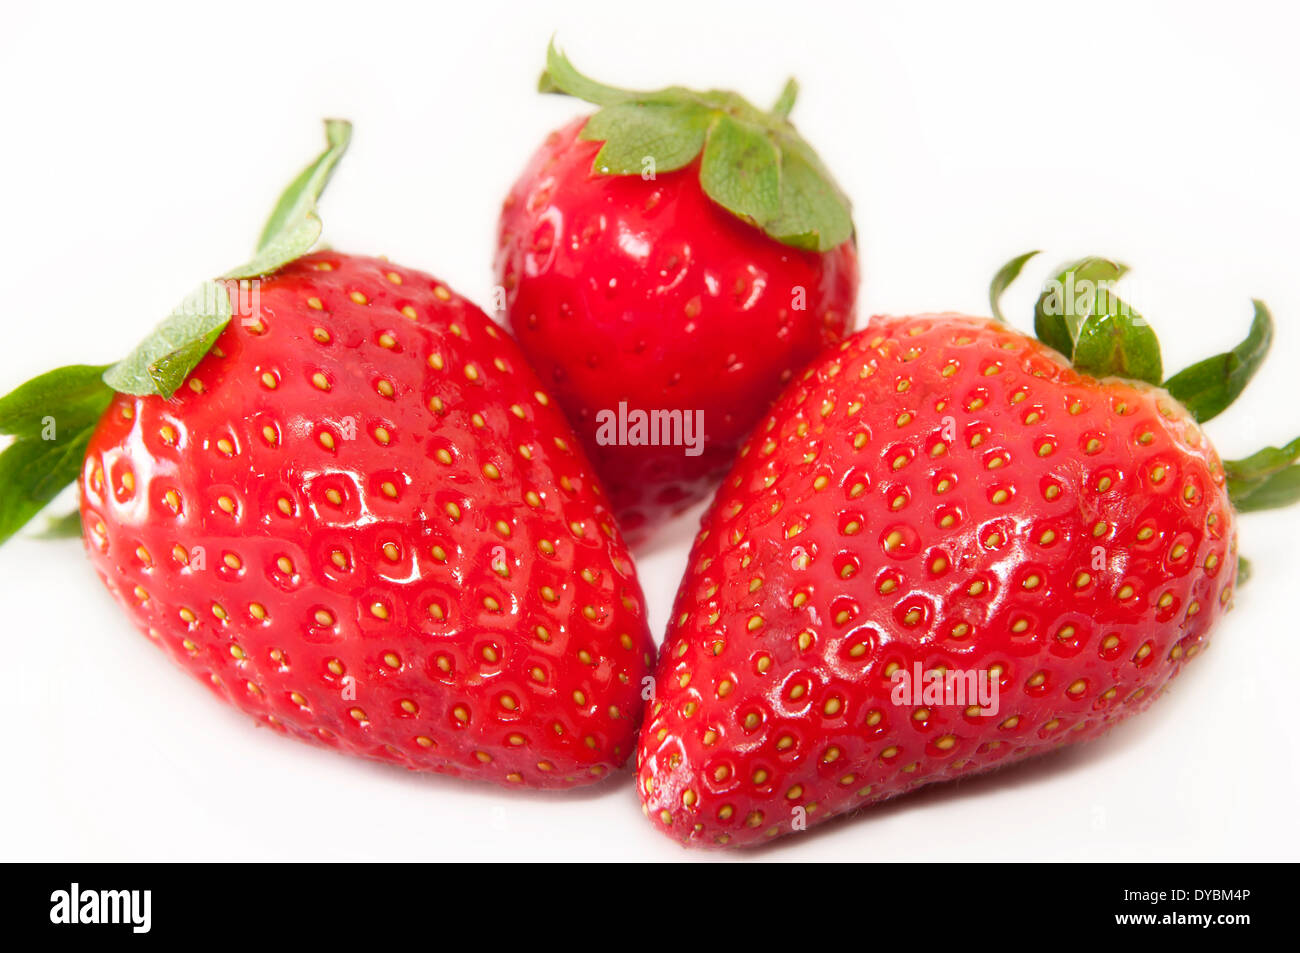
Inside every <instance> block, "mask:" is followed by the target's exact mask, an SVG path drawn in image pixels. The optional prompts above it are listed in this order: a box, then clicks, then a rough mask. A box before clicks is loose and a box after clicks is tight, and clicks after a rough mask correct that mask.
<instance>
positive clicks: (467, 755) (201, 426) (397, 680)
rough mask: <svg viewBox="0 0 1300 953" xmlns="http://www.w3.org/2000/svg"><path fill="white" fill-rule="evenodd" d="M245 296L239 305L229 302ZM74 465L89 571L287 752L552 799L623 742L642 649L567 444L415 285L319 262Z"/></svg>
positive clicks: (496, 346)
mask: <svg viewBox="0 0 1300 953" xmlns="http://www.w3.org/2000/svg"><path fill="white" fill-rule="evenodd" d="M232 297H235V296H234V295H232ZM238 300H239V303H240V305H241V306H240V308H239V309H238V311H237V315H236V317H235V319H234V320H233V321H232V322H231V324H230V326H229V327H228V328H227V330H226V331H225V332H224V333H223V334H222V335H221V337H220V339H219V340H218V341H217V344H216V346H215V347H214V348H213V350H212V351H211V352H210V353H209V354H208V356H207V357H206V358H205V359H204V360H203V361H202V362H201V363H200V364H199V366H198V367H197V368H196V370H195V371H194V373H193V374H192V375H191V377H190V378H189V380H188V381H187V383H186V386H184V387H183V388H182V389H181V390H180V391H179V392H178V393H177V394H176V396H175V398H174V399H172V400H170V401H168V400H163V399H162V398H160V397H147V398H139V399H137V398H132V397H126V396H118V397H117V398H116V400H115V401H114V402H113V404H112V405H111V406H110V407H109V409H108V411H107V413H106V414H105V416H104V418H103V420H102V422H101V423H100V425H99V428H98V430H97V431H96V433H95V435H94V437H93V439H92V441H91V444H90V447H89V450H88V452H87V455H86V459H85V465H84V468H83V473H82V479H81V490H82V516H83V521H84V525H85V526H86V528H87V547H88V551H89V554H90V558H91V560H92V562H93V563H94V565H95V567H96V568H97V569H98V570H99V573H100V575H101V576H102V577H103V579H104V582H105V584H106V585H107V586H108V588H109V590H110V591H111V592H112V593H113V594H114V595H115V596H116V597H117V599H118V600H119V601H120V602H121V603H122V605H123V606H124V607H125V608H126V611H127V612H128V613H129V614H130V616H131V617H132V619H133V620H134V621H135V622H136V624H137V625H138V626H139V627H140V628H141V629H142V630H143V631H145V632H146V633H148V634H149V636H150V637H151V638H152V639H153V640H154V641H156V642H157V644H158V645H159V647H160V648H162V649H163V650H164V651H165V652H167V653H168V654H169V655H170V656H171V657H172V658H174V659H175V660H176V661H177V662H178V663H179V664H180V665H181V666H183V667H184V668H186V669H187V670H189V671H190V672H191V673H193V674H194V675H195V676H196V677H198V678H199V679H201V680H202V681H203V682H204V683H206V684H207V685H208V686H209V687H210V688H211V689H212V691H213V692H215V693H216V694H217V695H218V696H219V697H220V698H221V699H223V700H224V701H227V702H229V703H231V704H233V705H235V706H237V707H238V708H240V709H242V710H243V711H245V712H248V713H249V714H251V715H253V716H254V717H256V718H257V719H258V720H259V721H261V722H263V723H265V724H268V725H271V726H273V727H275V728H276V729H279V730H281V731H284V732H287V733H289V734H291V735H293V736H295V737H298V738H301V739H305V740H308V741H312V742H316V743H320V744H325V745H328V746H331V747H334V748H336V749H339V750H341V751H344V752H347V753H351V754H358V755H363V756H365V757H370V758H376V759H379V760H384V761H389V762H392V763H395V764H399V765H404V766H406V767H408V768H413V769H418V770H431V771H439V772H444V773H448V774H459V775H465V776H472V777H477V778H484V779H487V780H491V781H494V782H498V783H502V784H511V783H513V784H523V785H530V786H537V787H567V786H571V785H574V784H583V783H589V782H591V781H594V780H597V779H598V778H600V777H601V776H603V775H604V774H606V773H607V772H609V771H611V770H613V769H615V768H617V767H618V766H619V765H621V764H622V763H623V762H624V761H625V759H626V758H627V757H628V755H629V754H630V752H631V750H632V745H633V738H634V734H635V731H636V728H637V726H638V723H639V718H638V716H639V710H640V706H641V700H640V695H639V692H640V680H641V677H642V675H643V673H644V672H645V671H646V669H647V666H648V664H649V662H650V659H651V655H652V653H653V645H652V643H651V641H650V638H649V634H648V631H647V629H646V622H645V612H644V606H643V604H642V596H641V592H640V588H639V586H638V583H637V579H636V574H635V571H634V569H633V566H632V562H631V560H630V559H629V557H628V554H627V551H626V548H625V547H624V545H623V543H622V541H621V539H620V537H619V535H618V532H617V530H616V529H615V527H614V523H613V519H612V516H611V514H610V512H609V510H608V509H607V506H606V503H605V501H604V498H603V496H602V493H601V491H600V488H599V486H598V485H597V483H596V481H595V479H594V477H593V475H592V473H591V469H590V465H589V464H588V462H587V460H586V458H585V456H584V454H583V452H582V448H581V446H580V445H579V444H578V442H577V440H576V439H575V438H574V436H573V433H572V431H571V430H570V429H569V427H568V425H567V423H566V422H565V421H564V419H563V416H562V414H561V413H560V411H559V409H558V407H556V406H555V405H554V404H553V402H551V401H550V399H549V398H548V397H547V396H546V394H545V393H544V391H543V389H542V387H541V386H540V384H539V382H538V380H537V378H536V377H535V375H534V374H533V373H532V371H531V370H530V369H529V367H528V366H527V364H526V363H525V361H524V359H523V355H522V354H520V352H519V350H518V348H517V347H516V346H515V344H514V342H513V341H511V340H510V338H509V336H508V335H507V334H505V333H504V332H502V331H500V330H498V329H497V327H496V326H495V325H493V324H492V323H491V322H490V321H489V320H488V319H487V317H486V316H485V315H484V314H483V313H482V312H481V311H479V310H478V308H476V307H475V306H474V305H472V304H471V303H469V302H468V301H466V300H465V299H463V298H461V297H460V296H458V295H456V294H454V293H452V292H450V291H449V290H448V289H447V288H446V286H445V285H443V284H441V283H440V282H438V281H437V280H435V279H433V278H431V277H430V276H428V275H425V274H422V273H420V272H417V271H412V270H410V269H405V268H399V267H397V266H395V265H392V264H390V263H388V262H386V261H382V260H379V259H372V258H358V257H352V256H345V255H340V254H336V253H329V252H323V253H318V254H314V255H311V256H308V257H307V258H303V259H300V260H298V261H296V262H294V263H293V264H291V265H289V266H287V267H286V268H284V269H283V270H281V271H280V272H278V273H277V274H275V275H274V276H272V277H271V278H269V279H266V280H264V281H263V282H262V283H261V287H260V289H259V294H258V297H257V299H256V300H253V299H252V297H251V296H249V295H247V294H244V295H240V296H238Z"/></svg>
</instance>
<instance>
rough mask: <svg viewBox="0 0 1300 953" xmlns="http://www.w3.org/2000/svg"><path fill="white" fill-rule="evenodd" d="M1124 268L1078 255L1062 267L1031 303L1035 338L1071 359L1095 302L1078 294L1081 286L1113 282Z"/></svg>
mask: <svg viewBox="0 0 1300 953" xmlns="http://www.w3.org/2000/svg"><path fill="white" fill-rule="evenodd" d="M1127 270H1128V269H1127V268H1126V267H1125V266H1124V265H1121V264H1119V263H1117V262H1113V261H1111V260H1110V259H1108V258H1081V259H1080V260H1079V261H1076V262H1073V263H1071V264H1069V265H1066V266H1064V267H1063V268H1061V269H1060V271H1059V272H1057V274H1056V275H1055V277H1053V278H1052V279H1051V280H1050V281H1049V282H1048V283H1047V284H1046V286H1044V288H1043V292H1042V294H1040V295H1039V296H1038V301H1036V302H1035V303H1034V334H1035V335H1036V336H1037V337H1038V340H1040V341H1042V342H1043V343H1044V344H1046V345H1048V346H1049V347H1054V348H1056V350H1058V351H1060V352H1061V353H1062V354H1064V355H1065V356H1066V357H1068V358H1071V359H1072V358H1073V357H1074V342H1075V341H1076V340H1077V339H1078V337H1079V329H1080V328H1081V327H1082V326H1083V323H1084V321H1086V320H1087V319H1088V317H1089V316H1090V315H1091V314H1092V309H1093V305H1094V304H1095V298H1094V297H1093V296H1091V295H1087V294H1084V295H1083V296H1080V294H1079V290H1080V288H1084V287H1091V288H1092V289H1094V290H1095V289H1096V287H1097V285H1098V284H1099V283H1102V282H1105V283H1108V284H1109V283H1114V282H1116V281H1119V279H1120V278H1121V277H1122V276H1123V275H1124V272H1125V271H1127ZM1084 282H1087V285H1086V286H1085V285H1084V284H1083V283H1084Z"/></svg>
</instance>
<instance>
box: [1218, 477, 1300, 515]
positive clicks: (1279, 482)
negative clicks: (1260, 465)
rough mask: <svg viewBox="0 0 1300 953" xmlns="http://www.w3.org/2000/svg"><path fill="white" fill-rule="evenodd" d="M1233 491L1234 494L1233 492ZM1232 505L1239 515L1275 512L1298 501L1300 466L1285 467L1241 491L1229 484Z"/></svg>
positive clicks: (1239, 488)
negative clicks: (1260, 511)
mask: <svg viewBox="0 0 1300 953" xmlns="http://www.w3.org/2000/svg"><path fill="white" fill-rule="evenodd" d="M1234 491H1235V492H1234ZM1228 493H1229V495H1230V496H1231V497H1232V505H1233V506H1235V507H1236V508H1237V511H1238V512H1240V513H1254V512H1258V511H1259V510H1276V509H1281V508H1282V507H1284V506H1290V505H1291V504H1292V503H1295V502H1297V501H1300V466H1291V467H1287V468H1286V469H1285V470H1279V471H1278V472H1277V473H1274V474H1273V475H1272V476H1270V477H1268V478H1267V479H1265V480H1262V481H1261V482H1259V483H1258V484H1254V485H1252V486H1251V487H1250V488H1249V489H1245V490H1243V489H1242V488H1241V487H1240V485H1238V486H1236V487H1234V486H1233V485H1231V484H1229V487H1228Z"/></svg>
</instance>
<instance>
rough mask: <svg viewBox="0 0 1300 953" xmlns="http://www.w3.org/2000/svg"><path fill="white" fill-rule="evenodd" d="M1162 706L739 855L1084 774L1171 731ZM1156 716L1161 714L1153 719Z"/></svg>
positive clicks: (771, 852) (1170, 713) (1170, 714)
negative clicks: (1096, 733) (1090, 735)
mask: <svg viewBox="0 0 1300 953" xmlns="http://www.w3.org/2000/svg"><path fill="white" fill-rule="evenodd" d="M1198 674H1199V673H1198ZM1179 681H1180V682H1181V683H1182V684H1181V685H1178V686H1176V688H1175V687H1173V686H1171V689H1170V691H1173V690H1177V689H1184V690H1186V691H1189V692H1191V693H1195V688H1194V687H1193V686H1192V685H1191V684H1190V682H1189V680H1188V678H1187V673H1186V672H1183V673H1181V674H1180V678H1179ZM1165 702H1166V703H1165V704H1163V705H1162V704H1159V700H1157V703H1156V704H1155V705H1153V706H1152V708H1151V711H1148V712H1144V713H1143V715H1144V717H1140V718H1135V719H1130V720H1127V721H1125V722H1122V723H1120V724H1118V725H1116V726H1115V727H1113V728H1112V729H1111V730H1110V731H1109V732H1107V733H1106V734H1105V735H1103V736H1101V737H1100V738H1097V739H1096V740H1094V741H1090V742H1087V743H1084V744H1077V745H1070V746H1068V747H1064V748H1057V749H1056V750H1054V751H1049V752H1046V753H1044V754H1040V755H1036V756H1034V757H1032V758H1029V759H1027V760H1025V761H1018V762H1015V763H1012V764H1008V765H1007V766H1006V767H1002V768H996V769H993V770H990V771H988V772H985V773H982V774H976V775H972V776H970V777H964V778H955V779H953V780H950V781H936V782H934V783H932V784H926V785H923V786H921V787H918V788H916V789H915V790H913V791H909V792H907V793H905V794H900V795H899V796H897V797H894V798H890V799H889V800H887V801H882V802H881V803H879V804H875V805H871V806H868V807H862V808H859V809H857V810H854V811H849V812H847V813H844V814H841V815H838V816H836V817H833V818H830V819H829V820H827V821H825V822H823V823H821V824H818V825H817V826H815V827H812V828H809V829H808V830H807V831H802V832H799V833H797V834H795V835H793V836H789V835H787V836H784V837H779V838H777V839H776V840H774V841H772V842H771V843H767V844H756V845H754V846H752V847H746V848H742V849H741V850H740V851H739V853H741V854H743V855H748V856H751V857H758V856H765V857H775V856H777V855H779V854H781V853H783V852H785V851H789V850H792V849H798V848H800V847H802V846H803V845H804V844H807V843H808V842H809V841H814V840H819V839H821V838H824V837H828V836H833V835H834V834H835V833H837V832H840V831H843V830H844V828H845V827H846V826H848V825H859V824H861V825H866V824H868V823H870V822H872V821H881V820H885V819H887V818H890V817H894V816H896V815H899V814H903V813H906V812H908V811H911V810H916V809H920V808H927V807H937V806H942V805H944V804H946V803H948V802H949V801H954V800H957V799H964V798H969V797H983V796H991V795H996V794H998V793H999V792H1001V791H1004V790H1008V789H1010V788H1014V787H1024V786H1028V785H1033V784H1037V783H1039V782H1042V781H1045V780H1049V779H1051V778H1055V777H1058V776H1062V775H1066V774H1068V773H1070V772H1072V771H1079V770H1082V769H1085V768H1088V767H1090V766H1091V765H1092V764H1093V763H1094V762H1098V761H1104V760H1106V759H1109V758H1113V757H1114V756H1115V753H1116V752H1117V751H1120V750H1123V749H1125V748H1128V747H1131V746H1134V745H1140V744H1142V743H1143V740H1144V739H1145V738H1146V737H1147V736H1158V735H1159V734H1161V733H1163V732H1164V731H1166V730H1167V729H1168V728H1169V725H1168V724H1166V723H1165V722H1167V721H1169V720H1172V719H1173V718H1174V717H1175V716H1174V709H1175V707H1176V705H1175V704H1173V703H1172V702H1173V699H1166V700H1165ZM1156 712H1162V713H1163V714H1156Z"/></svg>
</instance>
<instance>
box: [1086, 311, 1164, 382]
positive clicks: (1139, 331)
mask: <svg viewBox="0 0 1300 953" xmlns="http://www.w3.org/2000/svg"><path fill="white" fill-rule="evenodd" d="M1097 300H1098V305H1097V309H1096V311H1095V312H1094V313H1093V314H1092V316H1091V317H1089V318H1088V320H1087V321H1085V322H1084V323H1083V326H1082V327H1081V328H1080V329H1079V338H1078V340H1076V341H1075V342H1074V366H1075V367H1076V368H1078V369H1079V370H1081V371H1084V372H1085V373H1088V374H1091V375H1092V376H1094V377H1127V378H1129V379H1130V380H1138V381H1146V382H1147V383H1148V384H1159V383H1160V381H1161V380H1163V379H1164V368H1163V367H1162V365H1161V360H1160V341H1159V340H1158V339H1157V338H1156V332H1155V331H1153V330H1152V329H1151V325H1150V324H1148V323H1147V321H1146V319H1145V318H1143V317H1142V315H1140V314H1138V313H1137V312H1136V311H1134V310H1133V308H1132V307H1130V306H1129V305H1128V304H1126V303H1125V302H1124V301H1122V300H1121V299H1120V298H1119V297H1117V296H1116V295H1113V294H1110V293H1106V292H1101V293H1099V294H1098V299H1097Z"/></svg>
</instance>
